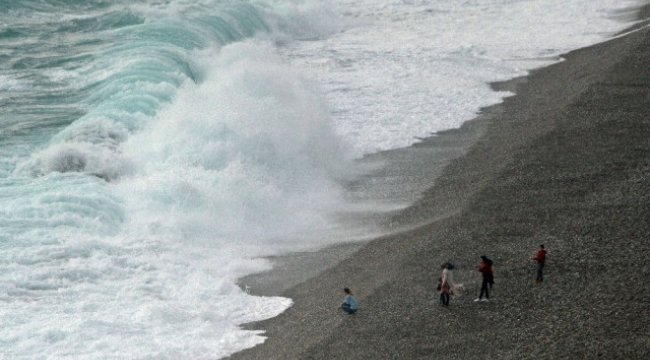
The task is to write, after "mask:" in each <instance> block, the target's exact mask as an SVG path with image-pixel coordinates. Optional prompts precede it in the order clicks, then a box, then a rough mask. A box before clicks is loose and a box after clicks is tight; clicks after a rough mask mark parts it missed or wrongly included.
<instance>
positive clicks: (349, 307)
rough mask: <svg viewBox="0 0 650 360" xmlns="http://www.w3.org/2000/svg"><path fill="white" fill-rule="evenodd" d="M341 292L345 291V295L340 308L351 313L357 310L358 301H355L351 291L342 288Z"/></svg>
mask: <svg viewBox="0 0 650 360" xmlns="http://www.w3.org/2000/svg"><path fill="white" fill-rule="evenodd" d="M343 292H345V297H344V298H343V304H341V309H342V310H343V311H345V312H346V313H347V314H349V315H352V314H354V313H356V312H357V309H358V308H359V303H358V302H357V298H355V297H354V295H352V291H350V289H349V288H345V289H343Z"/></svg>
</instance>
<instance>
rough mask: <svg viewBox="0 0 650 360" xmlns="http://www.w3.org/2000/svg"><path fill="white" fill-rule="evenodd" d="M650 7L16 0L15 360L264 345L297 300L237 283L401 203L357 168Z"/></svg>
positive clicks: (367, 0)
mask: <svg viewBox="0 0 650 360" xmlns="http://www.w3.org/2000/svg"><path fill="white" fill-rule="evenodd" d="M642 3H643V1H641V0H573V1H566V0H564V1H559V0H536V1H533V0H430V1H424V0H402V1H397V0H388V1H379V0H356V1H352V0H332V1H318V0H277V1H271V0H247V1H238V0H200V1H191V0H165V1H163V0H129V1H126V0H116V1H108V0H88V1H73V0H24V1H10V0H0V322H1V323H2V327H1V328H0V359H126V358H128V359H179V358H184V359H217V358H222V357H225V356H227V355H229V354H232V353H234V352H237V351H240V350H242V349H245V348H248V347H252V346H255V345H257V344H260V343H262V342H263V341H264V334H263V333H262V332H260V331H251V330H243V329H241V327H240V326H241V325H242V324H244V323H248V322H253V321H257V320H262V319H267V318H270V317H274V316H277V315H278V314H279V313H281V312H282V311H284V310H286V309H287V308H288V307H289V306H291V303H292V302H291V299H287V298H282V297H264V296H253V295H251V294H249V293H247V291H245V289H242V287H241V286H240V285H239V284H238V279H240V278H242V277H244V276H246V275H249V274H253V273H257V272H261V271H265V270H268V269H270V268H271V266H272V265H271V263H270V261H269V260H267V258H268V257H269V256H274V255H280V254H286V253H289V252H293V251H312V250H316V249H319V248H323V247H325V246H328V245H331V244H335V243H337V242H341V241H355V240H356V239H365V238H368V237H372V236H373V235H376V234H377V232H378V231H380V230H379V229H376V228H372V227H368V225H367V224H366V223H364V224H358V226H354V224H351V223H350V222H346V223H345V224H342V223H341V222H340V221H338V220H337V219H340V218H341V214H344V213H346V212H349V211H350V209H354V211H365V210H367V209H376V208H378V207H381V208H386V209H392V208H393V207H391V206H390V204H388V205H387V204H385V197H382V201H381V204H380V201H379V200H378V201H377V203H373V201H372V198H373V196H372V194H369V195H368V196H366V197H364V199H365V200H364V203H363V204H360V203H358V202H357V201H354V200H353V199H354V198H353V197H351V196H349V194H348V193H347V191H348V190H346V186H345V184H346V183H349V182H351V181H354V179H356V178H357V177H359V176H361V175H363V172H364V169H363V168H362V167H360V166H359V163H358V159H360V158H361V157H363V156H364V155H367V154H371V153H375V152H378V151H383V150H390V149H395V148H400V147H405V146H409V145H412V144H413V143H416V142H418V141H419V140H420V139H422V138H424V137H427V136H431V135H432V134H434V133H435V132H438V131H442V130H446V129H451V128H457V127H459V126H460V125H462V124H463V122H465V121H467V120H469V119H472V118H474V117H475V116H476V114H477V113H478V112H479V110H480V108H481V107H484V106H488V105H492V104H495V103H498V102H500V101H502V99H503V98H504V97H507V96H511V95H512V94H511V93H507V92H496V91H493V90H492V89H491V88H490V86H489V83H490V82H494V81H502V80H507V79H512V78H514V77H518V76H522V75H525V74H527V72H528V71H530V70H531V69H534V68H537V67H540V66H545V65H548V64H551V63H554V62H557V61H561V60H562V59H561V57H560V55H561V54H562V53H566V52H567V51H570V50H573V49H576V48H580V47H584V46H587V45H591V44H594V43H597V42H600V41H604V40H606V39H607V38H608V37H611V36H613V35H614V34H616V33H617V32H619V31H622V30H623V29H625V28H626V27H628V26H630V24H632V23H633V16H634V10H635V8H636V7H638V6H640V5H641V4H642ZM394 205H395V207H399V206H404V204H397V203H396V204H394ZM332 291H333V292H336V291H337V289H332Z"/></svg>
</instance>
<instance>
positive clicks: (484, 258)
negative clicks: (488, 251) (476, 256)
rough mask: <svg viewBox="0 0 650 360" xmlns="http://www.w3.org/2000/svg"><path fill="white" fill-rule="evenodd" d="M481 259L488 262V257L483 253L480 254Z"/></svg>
mask: <svg viewBox="0 0 650 360" xmlns="http://www.w3.org/2000/svg"><path fill="white" fill-rule="evenodd" d="M481 260H483V261H485V262H488V260H489V259H488V257H487V256H485V255H481Z"/></svg>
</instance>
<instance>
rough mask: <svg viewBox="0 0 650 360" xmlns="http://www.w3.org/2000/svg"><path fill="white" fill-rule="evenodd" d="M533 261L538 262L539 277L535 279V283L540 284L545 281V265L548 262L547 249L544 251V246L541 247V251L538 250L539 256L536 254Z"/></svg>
mask: <svg viewBox="0 0 650 360" xmlns="http://www.w3.org/2000/svg"><path fill="white" fill-rule="evenodd" d="M533 260H535V261H537V277H536V278H535V283H537V284H540V283H542V282H543V281H544V263H545V262H546V249H544V244H542V245H540V246H539V250H537V254H535V257H533Z"/></svg>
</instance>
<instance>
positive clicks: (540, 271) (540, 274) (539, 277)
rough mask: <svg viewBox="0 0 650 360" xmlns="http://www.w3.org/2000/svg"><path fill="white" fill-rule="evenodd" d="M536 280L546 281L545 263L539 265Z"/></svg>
mask: <svg viewBox="0 0 650 360" xmlns="http://www.w3.org/2000/svg"><path fill="white" fill-rule="evenodd" d="M535 280H537V281H539V282H542V281H544V263H537V278H535Z"/></svg>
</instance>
